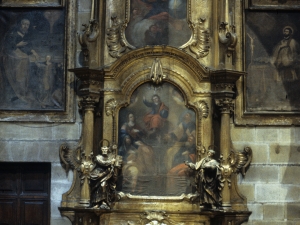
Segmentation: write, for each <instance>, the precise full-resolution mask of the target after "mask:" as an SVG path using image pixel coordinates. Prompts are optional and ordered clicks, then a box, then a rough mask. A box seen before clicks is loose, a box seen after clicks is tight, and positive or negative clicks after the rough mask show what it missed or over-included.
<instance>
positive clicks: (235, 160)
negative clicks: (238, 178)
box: [220, 147, 252, 187]
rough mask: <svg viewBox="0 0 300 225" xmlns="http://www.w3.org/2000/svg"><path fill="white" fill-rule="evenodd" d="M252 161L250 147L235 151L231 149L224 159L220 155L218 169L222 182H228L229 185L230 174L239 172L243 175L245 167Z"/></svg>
mask: <svg viewBox="0 0 300 225" xmlns="http://www.w3.org/2000/svg"><path fill="white" fill-rule="evenodd" d="M251 161H252V149H251V148H250V147H245V148H244V150H243V151H240V152H236V151H233V150H231V152H230V155H229V156H228V158H227V162H229V164H227V163H226V160H224V159H223V155H221V157H220V170H221V174H222V182H223V183H225V182H227V183H228V186H229V187H231V174H232V173H236V174H238V173H241V174H242V175H243V176H245V174H246V171H247V169H248V168H249V166H250V163H251Z"/></svg>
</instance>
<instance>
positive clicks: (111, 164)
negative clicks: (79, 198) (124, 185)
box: [90, 145, 122, 210]
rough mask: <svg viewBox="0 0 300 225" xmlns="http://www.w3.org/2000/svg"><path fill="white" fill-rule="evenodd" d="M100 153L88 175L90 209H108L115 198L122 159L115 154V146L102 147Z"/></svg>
mask: <svg viewBox="0 0 300 225" xmlns="http://www.w3.org/2000/svg"><path fill="white" fill-rule="evenodd" d="M101 151H102V153H101V154H99V155H97V156H96V157H95V158H94V163H95V164H94V165H95V166H94V169H93V170H92V171H91V174H90V186H91V201H90V207H92V208H100V209H107V210H109V209H110V205H111V203H112V201H114V199H115V196H116V181H117V177H118V171H119V170H120V168H121V164H122V157H121V156H119V155H116V154H115V151H116V146H115V145H113V146H112V147H109V146H105V145H104V146H102V147H101Z"/></svg>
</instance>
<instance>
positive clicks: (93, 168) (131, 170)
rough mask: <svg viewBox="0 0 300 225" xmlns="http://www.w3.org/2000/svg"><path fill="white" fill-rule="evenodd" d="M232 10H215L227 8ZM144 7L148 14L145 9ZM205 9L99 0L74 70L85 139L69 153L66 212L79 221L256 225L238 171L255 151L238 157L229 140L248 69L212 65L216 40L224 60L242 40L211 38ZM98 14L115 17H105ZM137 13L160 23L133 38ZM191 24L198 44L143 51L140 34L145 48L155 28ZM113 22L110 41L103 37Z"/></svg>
mask: <svg viewBox="0 0 300 225" xmlns="http://www.w3.org/2000/svg"><path fill="white" fill-rule="evenodd" d="M166 2H167V3H168V4H166ZM175 2H177V3H182V4H183V5H184V7H185V8H186V12H185V11H182V8H180V10H178V12H176V13H178V14H176V13H175V11H176V10H175V9H176V7H175V8H174V7H173V6H174V4H171V3H175ZM226 2H227V1H226ZM226 4H227V3H226ZM226 4H225V6H226V7H225V6H223V5H222V4H221V5H218V4H215V6H218V7H220V10H225V9H228V5H226ZM179 5H180V4H179ZM179 5H178V7H179ZM121 6H123V7H124V9H125V12H124V11H123V8H122V7H121ZM140 6H145V9H144V10H145V11H147V10H148V11H147V12H145V11H142V12H141V8H142V7H140ZM167 6H168V7H167ZM175 6H177V4H175ZM204 6H205V7H204ZM212 6H213V5H209V4H206V5H205V4H204V5H202V7H203V8H204V9H205V10H202V12H204V11H205V15H207V16H208V18H210V19H211V20H214V19H216V17H213V18H214V19H212V17H209V13H208V12H213V10H212V9H211V8H210V7H212ZM172 7H173V8H172ZM120 8H121V9H122V10H121V9H120ZM200 8H201V4H199V3H197V1H194V0H187V1H171V0H170V1H163V0H157V1H152V0H151V1H150V0H143V1H122V2H121V1H108V2H107V7H106V5H103V4H100V3H98V2H97V1H93V4H92V10H91V20H90V22H89V24H86V25H85V30H84V32H83V33H81V34H80V35H79V41H80V44H81V46H82V52H83V55H84V58H83V64H84V67H82V68H75V69H72V70H71V71H72V72H74V73H75V75H76V76H77V77H78V79H79V80H80V83H79V87H78V91H77V94H78V96H79V97H80V101H79V106H80V112H81V113H82V118H83V125H82V126H83V129H82V136H81V140H80V141H79V143H78V146H76V147H75V148H74V147H73V148H72V147H70V146H68V145H67V144H63V145H62V146H61V148H60V157H61V160H62V164H63V166H65V168H66V169H72V170H73V171H74V181H73V185H72V187H71V188H70V190H69V191H68V192H67V193H65V194H64V195H63V197H62V204H61V207H60V208H59V209H60V211H61V213H62V215H64V216H67V217H68V218H69V219H70V220H71V221H72V223H73V224H93V225H98V224H187V225H192V224H193V225H194V224H199V225H203V224H205V225H206V224H220V225H221V224H222V225H223V224H224V225H225V224H242V223H243V222H245V221H247V220H248V218H249V215H250V214H251V212H250V211H248V209H247V206H246V203H247V200H246V199H245V198H244V197H243V196H242V195H241V194H240V193H239V191H238V187H237V174H239V173H241V174H242V175H245V172H246V170H247V168H248V167H249V165H250V162H251V158H252V151H251V148H249V147H246V148H245V149H244V151H242V152H239V151H235V150H234V149H233V148H232V146H231V138H230V116H231V115H232V112H233V108H234V97H235V94H236V93H235V82H236V81H237V80H238V79H239V78H240V77H241V76H243V75H244V72H242V71H237V70H226V69H217V68H209V67H207V66H204V64H203V62H206V61H207V58H205V57H207V56H208V55H209V53H210V50H209V49H210V47H209V45H210V43H211V41H210V38H216V40H213V41H212V42H214V43H216V42H218V41H219V38H220V39H222V44H225V45H226V48H227V47H228V49H229V50H230V51H231V53H230V54H229V53H228V55H229V56H228V55H225V57H231V59H232V58H233V57H232V56H233V55H234V54H233V53H234V47H235V43H234V41H235V40H236V38H235V34H234V33H230V34H228V35H227V36H222V35H221V34H220V37H219V36H211V37H210V33H209V29H208V27H209V26H208V25H207V24H215V23H216V22H217V20H215V21H214V22H215V23H211V21H210V22H208V23H207V24H206V23H205V21H206V19H205V18H202V17H201V16H200V15H199V14H198V12H197V10H196V9H200ZM97 10H99V11H100V12H106V18H104V16H103V14H101V13H99V11H97ZM101 10H102V11H101ZM151 10H152V11H153V15H151V16H150V15H148V14H149V13H150V14H151ZM154 11H155V12H154ZM135 13H136V15H137V16H140V17H141V16H143V17H145V18H144V19H145V20H149V18H151V17H152V16H154V17H155V18H152V20H157V23H156V22H153V21H151V24H148V25H149V26H148V25H147V26H145V25H144V27H143V29H146V28H147V29H146V30H144V31H140V32H141V33H139V34H138V35H139V36H138V35H137V36H134V35H133V33H132V32H130V31H129V30H130V29H131V28H130V26H131V25H132V20H131V19H130V18H133V16H134V15H135ZM180 13H181V14H180ZM147 15H148V16H147ZM158 15H159V16H158ZM176 15H177V16H178V18H177V19H178V20H175V16H176ZM146 17H147V18H146ZM173 17H174V18H173ZM94 18H96V19H94ZM140 19H141V18H140ZM98 20H99V21H98ZM142 20H143V19H142ZM161 20H163V21H161ZM179 20H180V23H179ZM184 21H186V24H188V26H189V30H190V31H189V32H188V33H187V34H186V35H187V36H190V38H189V39H188V38H186V39H184V40H183V41H182V42H183V43H181V41H179V42H178V43H176V44H174V45H173V44H171V42H172V41H176V37H175V36H172V35H170V36H167V37H168V40H167V41H166V43H165V44H166V45H167V44H170V45H171V46H169V45H167V46H166V45H165V44H164V43H151V44H149V43H148V44H147V43H142V44H134V40H133V39H134V38H137V37H140V38H142V39H143V40H144V41H145V39H146V38H147V34H146V33H147V30H148V29H149V28H150V27H151V26H152V25H154V26H155V29H156V33H157V35H158V36H159V35H160V34H159V32H167V31H170V29H171V26H174V27H173V28H176V29H179V28H183V27H182V26H181V27H180V26H179V25H180V24H183V25H184V26H186V24H184ZM145 22H147V21H145ZM148 22H149V21H148ZM152 23H153V24H152ZM104 24H105V26H106V27H105V28H106V31H107V32H106V33H105V34H103V33H101V32H99V26H100V27H101V26H104ZM166 24H167V26H166ZM224 24H225V23H223V25H224ZM162 25H164V26H166V27H165V29H163V30H161V31H160V30H159V29H160V28H161V27H160V26H162ZM223 28H226V25H225V26H223ZM102 29H103V28H102ZM128 29H129V30H128ZM132 29H133V28H132ZM126 32H127V33H126ZM158 36H156V39H157V37H158ZM228 37H232V39H231V41H232V42H230V41H229V38H228ZM158 39H160V38H158ZM227 39H228V40H227ZM155 41H157V40H155ZM227 41H228V42H227ZM227 44H228V45H229V44H230V46H227ZM220 45H221V44H220ZM229 47H230V48H229ZM222 49H224V48H222ZM213 51H216V50H215V49H214V50H213ZM97 52H98V53H99V52H103V55H104V58H101V57H99V56H97V54H96V53H97ZM209 58H210V59H212V58H213V57H212V56H211V55H209ZM220 58H221V57H220ZM213 64H217V62H215V63H213ZM216 117H218V120H219V122H220V126H219V127H218V128H217V129H218V131H219V134H218V132H215V130H214V120H215V118H216ZM216 145H217V146H216ZM107 162H109V163H107ZM105 163H106V164H105ZM197 163H198V164H197ZM206 163H208V164H206ZM104 164H105V165H104ZM204 164H206V165H207V166H208V167H209V168H213V171H214V173H213V174H214V176H213V177H212V179H211V180H212V181H213V183H214V182H215V183H218V186H217V185H210V186H211V187H212V186H214V188H211V189H209V188H207V187H205V186H204V185H202V184H203V179H202V180H201V179H200V178H201V177H202V178H204V180H206V181H208V180H209V179H208V178H207V177H204V176H203V174H202V172H203V171H202V172H201V169H202V170H205V169H206V168H205V167H204ZM99 165H102V167H101V166H100V167H99ZM199 168H201V169H199ZM98 178H101V179H98ZM97 179H98V182H96V184H94V183H95V182H94V181H95V180H97ZM210 182H211V181H210ZM210 190H212V191H210ZM98 192H99V193H98ZM103 193H104V194H103ZM209 196H210V197H209ZM207 198H209V199H210V200H208V199H207Z"/></svg>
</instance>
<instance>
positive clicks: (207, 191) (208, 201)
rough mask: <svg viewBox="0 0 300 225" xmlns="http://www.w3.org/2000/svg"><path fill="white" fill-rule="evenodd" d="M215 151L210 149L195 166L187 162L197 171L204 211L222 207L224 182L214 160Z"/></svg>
mask: <svg viewBox="0 0 300 225" xmlns="http://www.w3.org/2000/svg"><path fill="white" fill-rule="evenodd" d="M214 155H215V151H214V150H212V149H210V150H208V154H207V156H206V157H204V158H203V159H201V160H200V161H198V162H196V163H195V164H193V163H189V162H187V161H186V162H185V164H186V165H187V166H189V167H190V168H191V169H192V170H195V171H196V176H195V183H196V189H197V192H198V194H199V200H200V206H201V207H203V208H204V209H212V206H215V207H216V208H217V209H218V208H220V207H221V205H222V197H221V190H222V185H223V184H222V182H221V172H220V169H219V163H218V162H217V161H216V160H215V159H214V158H213V157H214Z"/></svg>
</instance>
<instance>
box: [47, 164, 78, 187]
mask: <svg viewBox="0 0 300 225" xmlns="http://www.w3.org/2000/svg"><path fill="white" fill-rule="evenodd" d="M51 180H52V181H53V182H62V183H70V182H72V180H73V172H72V170H70V171H69V172H68V173H67V172H66V170H65V169H64V168H63V167H62V165H61V164H60V163H52V164H51Z"/></svg>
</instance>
